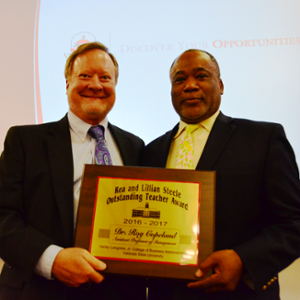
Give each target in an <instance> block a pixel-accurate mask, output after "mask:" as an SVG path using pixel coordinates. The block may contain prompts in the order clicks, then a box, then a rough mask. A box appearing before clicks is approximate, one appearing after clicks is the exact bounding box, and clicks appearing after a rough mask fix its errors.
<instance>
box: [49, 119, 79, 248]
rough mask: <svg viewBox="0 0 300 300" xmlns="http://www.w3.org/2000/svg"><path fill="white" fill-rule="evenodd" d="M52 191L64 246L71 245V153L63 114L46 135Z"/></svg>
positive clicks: (66, 123)
mask: <svg viewBox="0 0 300 300" xmlns="http://www.w3.org/2000/svg"><path fill="white" fill-rule="evenodd" d="M47 145H48V150H49V152H48V154H49V164H50V168H51V173H52V174H51V175H52V179H53V187H54V193H55V197H56V201H57V205H58V209H59V212H60V216H61V221H62V224H63V230H64V236H65V243H66V246H72V245H73V231H74V221H73V211H74V209H73V205H74V204H73V154H72V145H71V137H70V130H69V122H68V119H67V117H66V116H65V117H64V118H63V119H62V120H60V121H59V122H57V123H55V124H54V125H53V127H52V128H51V129H50V131H49V133H48V135H47Z"/></svg>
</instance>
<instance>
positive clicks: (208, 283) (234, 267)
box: [188, 250, 243, 292]
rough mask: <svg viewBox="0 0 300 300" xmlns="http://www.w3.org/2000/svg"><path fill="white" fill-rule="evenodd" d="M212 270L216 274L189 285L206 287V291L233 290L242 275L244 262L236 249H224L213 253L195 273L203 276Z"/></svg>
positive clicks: (191, 286) (200, 287)
mask: <svg viewBox="0 0 300 300" xmlns="http://www.w3.org/2000/svg"><path fill="white" fill-rule="evenodd" d="M210 270H214V274H212V275H211V276H209V277H208V278H205V279H203V280H200V281H196V282H192V283H189V284H188V287H190V288H199V289H204V290H205V291H206V292H217V291H233V290H234V289H235V288H236V286H237V284H238V282H239V280H240V278H241V276H242V271H243V264H242V261H241V259H240V257H239V256H238V254H237V253H236V252H235V251H233V250H222V251H217V252H214V253H212V254H211V255H210V256H209V257H208V258H207V259H206V260H205V261H203V262H202V263H201V265H200V269H198V270H197V271H196V273H195V275H196V276H197V277H199V278H201V277H203V276H204V275H205V274H207V273H208V272H209V271H210Z"/></svg>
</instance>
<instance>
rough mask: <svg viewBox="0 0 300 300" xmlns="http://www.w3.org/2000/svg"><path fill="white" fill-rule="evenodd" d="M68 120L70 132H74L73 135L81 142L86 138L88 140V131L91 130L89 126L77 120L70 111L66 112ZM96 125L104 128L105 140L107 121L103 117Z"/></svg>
mask: <svg viewBox="0 0 300 300" xmlns="http://www.w3.org/2000/svg"><path fill="white" fill-rule="evenodd" d="M68 120H69V125H70V128H71V130H73V131H74V133H75V134H76V135H77V136H78V137H79V138H80V140H81V141H82V142H84V141H85V140H86V138H87V137H88V138H90V135H89V134H88V130H89V129H90V128H91V126H92V125H91V124H88V123H86V122H84V121H83V120H81V119H80V118H78V117H77V116H76V115H75V114H74V113H72V112H71V111H70V110H69V111H68ZM98 125H102V126H103V127H104V137H105V140H107V135H108V133H107V131H108V130H107V126H108V119H107V117H105V118H104V119H103V120H102V121H101V122H100V123H99V124H98Z"/></svg>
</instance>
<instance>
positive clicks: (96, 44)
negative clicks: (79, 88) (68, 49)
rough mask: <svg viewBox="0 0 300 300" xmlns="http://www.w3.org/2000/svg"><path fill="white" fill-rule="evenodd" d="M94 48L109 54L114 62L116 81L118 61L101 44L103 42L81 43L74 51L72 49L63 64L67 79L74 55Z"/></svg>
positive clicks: (70, 72) (70, 71)
mask: <svg viewBox="0 0 300 300" xmlns="http://www.w3.org/2000/svg"><path fill="white" fill-rule="evenodd" d="M94 49H99V50H101V51H104V52H106V53H107V54H108V55H109V56H110V58H111V60H112V62H113V64H114V66H115V75H116V82H117V81H118V76H119V65H118V62H117V60H116V58H115V57H114V56H113V54H111V53H110V52H109V51H108V48H107V47H106V46H105V45H103V44H101V43H99V42H92V43H85V44H82V45H80V46H79V47H78V48H77V49H76V50H75V51H73V52H72V53H71V54H70V55H69V57H68V59H67V61H66V65H65V78H66V79H67V80H69V78H70V76H71V74H72V69H73V64H74V61H75V59H76V57H77V56H78V55H81V54H83V53H85V52H87V51H90V50H94Z"/></svg>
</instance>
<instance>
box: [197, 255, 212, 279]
mask: <svg viewBox="0 0 300 300" xmlns="http://www.w3.org/2000/svg"><path fill="white" fill-rule="evenodd" d="M214 266H215V264H214V261H213V259H212V258H211V255H210V256H209V257H208V258H207V259H205V260H204V261H203V262H202V263H201V264H200V266H199V269H198V270H197V271H196V273H195V275H196V276H197V277H203V276H204V275H205V274H206V273H208V272H209V271H210V270H211V269H212V268H213V267H214Z"/></svg>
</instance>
